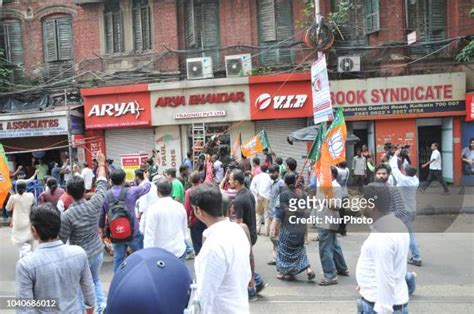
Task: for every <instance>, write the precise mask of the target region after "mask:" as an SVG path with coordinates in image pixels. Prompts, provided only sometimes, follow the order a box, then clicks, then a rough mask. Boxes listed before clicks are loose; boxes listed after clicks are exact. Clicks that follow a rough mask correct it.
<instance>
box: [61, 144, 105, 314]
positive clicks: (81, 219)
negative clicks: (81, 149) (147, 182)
mask: <svg viewBox="0 0 474 314" xmlns="http://www.w3.org/2000/svg"><path fill="white" fill-rule="evenodd" d="M97 160H98V161H99V168H98V170H97V171H98V173H97V190H96V193H95V194H94V196H93V197H92V198H91V199H90V200H89V201H86V200H85V198H84V197H85V193H86V188H85V184H84V179H82V178H81V177H80V176H74V177H72V178H71V179H69V180H68V182H67V187H66V188H67V191H68V194H69V195H70V196H71V197H72V198H73V200H74V203H73V204H71V205H70V206H69V208H68V210H67V211H65V212H64V213H63V214H62V215H61V232H60V233H59V238H60V239H61V240H62V241H63V242H64V243H66V242H67V241H68V240H69V243H70V244H72V245H78V246H80V247H81V248H83V249H84V251H86V254H87V259H88V265H89V268H90V272H91V274H92V280H93V282H94V286H95V295H96V298H97V310H98V311H101V310H103V309H104V307H105V304H106V301H105V295H104V290H103V288H102V283H101V282H100V278H99V273H100V269H101V267H102V262H103V260H104V253H103V249H104V244H103V242H102V240H101V238H100V235H99V230H98V225H99V217H100V210H101V208H102V204H103V203H104V198H105V194H106V192H107V179H106V169H105V157H104V155H103V154H102V153H100V152H99V154H98V156H97ZM79 298H80V299H79V300H80V301H81V307H83V304H82V295H81V296H80V297H79Z"/></svg>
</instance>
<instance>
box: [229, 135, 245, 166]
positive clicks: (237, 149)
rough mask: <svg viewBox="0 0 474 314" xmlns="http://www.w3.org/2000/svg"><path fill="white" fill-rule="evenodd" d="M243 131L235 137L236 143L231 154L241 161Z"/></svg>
mask: <svg viewBox="0 0 474 314" xmlns="http://www.w3.org/2000/svg"><path fill="white" fill-rule="evenodd" d="M241 146H242V133H239V136H238V137H237V138H236V139H235V142H234V145H232V152H231V155H232V157H234V159H235V160H237V161H239V160H240V159H242V150H241Z"/></svg>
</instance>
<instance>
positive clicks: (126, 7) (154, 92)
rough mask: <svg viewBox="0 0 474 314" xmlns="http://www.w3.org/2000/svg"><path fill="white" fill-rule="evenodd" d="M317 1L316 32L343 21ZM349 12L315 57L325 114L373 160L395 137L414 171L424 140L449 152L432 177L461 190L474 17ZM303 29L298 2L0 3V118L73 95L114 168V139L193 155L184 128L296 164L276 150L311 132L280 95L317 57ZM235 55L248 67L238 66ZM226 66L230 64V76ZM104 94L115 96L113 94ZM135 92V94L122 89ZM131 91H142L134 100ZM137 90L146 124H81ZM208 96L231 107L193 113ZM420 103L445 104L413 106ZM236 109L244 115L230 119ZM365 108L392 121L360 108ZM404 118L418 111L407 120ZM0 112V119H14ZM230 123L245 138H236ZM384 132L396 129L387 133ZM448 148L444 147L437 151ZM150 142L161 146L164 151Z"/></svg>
mask: <svg viewBox="0 0 474 314" xmlns="http://www.w3.org/2000/svg"><path fill="white" fill-rule="evenodd" d="M320 2H321V10H322V14H323V16H325V17H327V18H326V21H328V20H329V21H330V18H329V13H331V12H339V13H341V12H342V11H343V10H342V9H341V4H344V1H342V0H322V1H320ZM349 2H350V4H351V7H350V9H349V10H348V11H347V12H346V13H345V15H346V20H345V21H344V22H343V23H341V24H340V25H339V27H338V29H337V31H335V37H336V40H335V42H334V45H333V46H332V48H331V49H330V50H329V51H328V52H327V61H328V70H329V76H330V79H331V88H332V93H333V95H334V97H333V103H334V105H335V106H344V107H345V108H347V109H346V117H347V120H348V121H349V123H348V126H349V129H350V130H351V131H352V132H353V133H354V134H356V135H357V136H359V137H360V138H361V142H360V143H359V144H358V146H361V145H363V144H366V145H368V146H369V148H370V150H372V152H373V153H374V154H376V155H377V154H380V147H381V145H382V144H383V142H384V141H388V140H389V139H390V140H391V141H392V142H397V141H398V139H403V140H402V142H404V143H407V144H410V143H412V144H411V146H412V147H413V148H412V149H413V150H412V153H413V156H414V160H415V163H416V165H419V164H420V162H422V161H424V160H425V159H426V157H427V154H428V152H427V145H428V142H432V141H440V142H441V146H445V147H447V149H446V151H445V152H444V156H445V162H447V163H448V164H447V165H446V169H450V170H446V171H447V172H446V173H445V174H444V176H445V178H446V179H447V180H448V181H452V182H453V183H461V178H462V168H463V167H462V165H461V166H459V162H460V161H459V160H460V157H459V156H460V154H461V153H460V150H461V148H460V147H461V146H463V144H462V143H464V140H462V139H464V138H471V137H473V135H471V134H470V132H471V131H470V130H472V128H471V124H472V122H470V121H467V120H465V118H464V116H465V107H463V106H465V101H462V99H464V98H465V96H461V94H462V93H469V92H472V91H473V90H474V71H473V70H472V69H473V67H472V66H471V65H464V64H462V63H458V62H456V61H454V60H455V55H456V54H457V53H458V52H459V51H460V49H461V48H462V47H463V46H464V45H465V44H466V43H467V42H468V40H469V39H470V37H468V36H469V35H472V29H474V19H473V18H471V17H470V15H469V14H470V11H471V8H472V5H473V4H472V1H470V0H450V1H447V0H416V1H412V0H403V1H389V0H353V1H349ZM342 13H344V12H342ZM343 15H344V14H343ZM311 19H312V9H311V7H310V6H309V5H308V2H307V1H304V0H193V1H184V0H55V1H46V0H38V1H15V0H10V1H3V7H2V16H1V23H2V25H1V26H2V27H1V28H0V48H1V49H3V50H4V51H5V58H4V59H5V60H4V66H5V67H6V68H8V69H9V79H10V82H12V84H8V85H6V86H3V87H2V92H1V93H0V106H1V107H2V108H4V107H5V105H4V104H5V103H6V99H11V98H15V97H19V96H18V95H24V94H27V93H32V92H38V91H47V92H50V93H52V94H54V93H57V90H58V89H63V88H73V89H77V88H78V87H79V88H81V89H83V90H84V91H85V92H84V93H82V96H83V104H84V115H85V118H86V126H87V125H89V126H88V127H87V128H88V131H87V132H88V133H87V134H86V135H85V137H86V138H93V140H94V142H93V143H92V144H89V145H92V146H93V148H94V149H100V148H101V147H105V148H106V151H107V153H108V154H109V155H111V156H112V158H111V159H114V160H117V158H119V157H118V156H120V155H121V154H122V151H121V150H122V146H123V145H121V144H123V141H124V140H125V141H126V143H128V144H127V145H135V144H136V143H141V142H140V141H139V140H144V141H146V142H143V143H142V147H145V146H146V147H148V146H149V145H150V146H155V147H156V145H157V141H158V140H163V139H165V138H166V139H174V138H177V137H179V141H178V140H177V139H176V140H174V141H175V142H173V144H172V146H173V147H178V146H179V153H176V150H175V149H173V151H175V153H176V154H177V155H176V156H173V157H171V155H170V156H165V157H163V158H164V160H166V161H167V164H170V162H171V160H180V159H182V158H183V157H184V155H185V154H186V151H187V150H189V149H190V148H191V147H192V143H191V142H192V134H193V125H194V126H197V125H198V124H202V123H204V125H205V127H207V128H208V131H209V132H207V134H211V133H213V132H215V133H222V134H226V136H228V137H229V138H228V141H229V143H233V142H234V141H235V139H236V137H237V136H239V135H238V134H240V133H242V135H243V141H245V140H246V139H247V138H249V137H250V136H251V133H254V132H256V131H259V130H260V129H266V130H267V132H268V133H269V137H270V140H271V142H273V143H275V144H274V146H275V147H274V148H275V151H276V152H277V153H279V154H283V155H284V154H287V155H288V156H291V157H294V158H297V157H298V159H297V160H298V161H300V162H303V159H302V156H303V155H304V154H305V151H306V145H303V144H301V146H298V147H296V146H289V145H288V146H287V145H286V135H287V134H286V133H288V132H289V131H292V130H294V129H297V128H301V127H305V126H307V125H310V124H311V111H310V109H311V108H310V106H311V101H310V97H309V98H307V99H306V100H305V101H303V99H302V98H298V99H299V100H300V101H301V103H298V101H297V100H296V98H295V100H288V99H289V98H288V97H289V96H290V97H291V96H292V95H294V96H295V97H296V96H297V95H304V94H307V93H308V91H306V89H308V88H307V87H305V86H304V85H305V83H304V82H305V81H307V79H306V78H304V76H305V75H308V74H305V73H308V72H309V69H310V67H311V64H312V62H313V61H314V58H315V56H316V52H315V50H314V49H312V48H308V47H307V46H305V45H304V43H303V41H304V39H305V33H306V29H307V25H308V21H311ZM249 55H250V57H248V56H249ZM232 56H234V57H232ZM235 56H238V57H237V58H236V57H235ZM244 56H247V57H245V58H247V59H246V60H247V61H246V62H247V65H244V63H245V62H243V61H242V60H244V59H239V58H244ZM190 58H200V59H199V61H198V64H196V63H189V62H187V60H188V59H190ZM202 58H210V59H206V60H210V63H206V62H209V61H205V62H204V61H202ZM226 59H227V62H226ZM231 59H233V60H234V61H235V59H238V60H241V61H240V63H239V62H237V63H238V65H237V67H235V66H234V65H233V63H232V62H233V61H232V60H231ZM249 59H250V63H251V69H249V68H248V63H249ZM229 60H230V61H229ZM211 65H212V66H211ZM239 67H241V68H239ZM275 74H277V76H274V75H275ZM278 74H280V75H282V76H278ZM438 74H439V75H438ZM242 75H243V76H247V75H249V77H248V79H247V78H241V77H240V76H242ZM462 75H464V78H461V76H462ZM231 76H237V78H231ZM205 77H207V78H213V79H204V78H205ZM226 77H227V78H226ZM395 77H400V78H401V80H402V82H400V81H397V79H396V78H395ZM239 79H240V80H241V81H239ZM245 80H247V81H245ZM244 81H245V82H244ZM235 82H239V83H235ZM407 82H410V84H412V86H409V87H410V88H411V87H413V88H415V90H414V95H411V94H410V97H408V96H407V97H408V98H407V99H406V100H405V98H404V95H402V94H403V93H405V89H404V88H408V86H406V84H408V83H407ZM216 84H217V85H216ZM278 84H279V85H278ZM386 84H388V85H390V86H388V85H386ZM448 85H450V86H452V88H453V90H451V93H450V91H449V90H445V89H444V87H438V86H448ZM461 85H462V86H461ZM102 86H120V87H119V90H118V91H116V90H114V89H111V90H104V89H101V88H102ZM137 86H142V87H138V90H133V91H132V90H129V89H130V88H132V89H133V88H134V87H137ZM143 86H146V88H147V91H145V90H142V89H144V88H145V87H143ZM430 86H431V87H432V90H433V93H434V95H428V96H426V95H425V96H424V97H425V98H424V99H421V98H420V97H418V96H419V95H418V94H417V91H418V93H421V92H420V90H421V89H423V90H424V91H425V90H427V89H428V88H429V87H430ZM371 88H375V90H380V89H384V88H388V93H390V94H380V95H379V94H377V95H378V97H368V96H367V97H366V98H367V99H361V97H362V96H361V95H362V94H360V93H361V91H363V90H367V91H368V93H372V91H373V89H371ZM390 88H391V89H390ZM416 88H418V89H416ZM440 88H441V89H440ZM95 89H96V90H95ZM94 90H95V91H94ZM127 90H129V91H128V92H124V91H127ZM369 90H370V91H369ZM402 90H403V91H402ZM239 92H242V93H244V98H245V100H244V101H237V102H233V101H230V99H231V94H232V93H239ZM352 92H353V93H352ZM408 92H409V93H410V91H408ZM88 93H89V94H88ZM90 93H92V94H90ZM94 93H96V94H94ZM145 93H148V94H147V95H148V96H146V97H148V102H149V103H148V104H146V105H145V108H147V109H146V110H149V121H146V124H140V125H137V124H136V123H137V121H133V122H134V123H135V124H134V123H132V124H129V125H127V124H126V123H125V124H124V122H122V120H121V119H125V120H124V121H128V120H127V118H126V117H125V116H126V115H122V116H121V117H112V116H108V114H107V112H109V111H107V110H106V112H105V116H104V117H105V118H110V119H109V121H108V122H107V123H109V122H110V121H112V120H114V119H115V118H116V119H117V120H118V121H115V122H113V123H111V124H103V125H101V124H100V123H101V122H100V123H98V124H94V123H95V122H93V123H92V124H89V122H88V121H89V120H87V119H89V118H92V117H93V116H91V117H88V114H89V113H90V110H91V108H90V107H88V106H90V103H89V101H92V105H103V104H112V103H114V104H115V103H119V104H121V103H126V104H128V102H129V101H134V100H135V96H137V94H138V96H140V95H141V96H140V97H142V96H143V97H144V98H146V97H145V96H144V95H145ZM357 93H359V94H357ZM374 93H377V92H374ZM397 93H401V94H397ZM213 94H226V95H224V96H220V97H222V98H223V100H225V99H227V98H229V102H224V101H222V102H220V103H218V104H209V103H205V104H202V105H199V106H196V105H191V102H192V101H191V98H192V97H193V96H195V95H201V96H202V95H213ZM100 95H103V96H104V97H105V98H100V97H99V96H100ZM234 95H235V94H234ZM262 95H263V96H262ZM267 95H270V98H271V100H270V102H272V104H271V105H270V106H269V107H268V108H267V109H265V110H266V111H265V110H260V111H258V110H257V108H256V104H257V103H259V104H260V105H261V101H263V102H264V103H265V101H266V99H265V97H267V98H268V96H267ZM352 95H354V96H352ZM377 95H375V96H377ZM387 95H388V96H387ZM280 96H281V97H286V98H285V101H288V104H289V107H291V106H293V107H294V108H291V110H290V108H285V110H282V109H276V108H273V109H272V106H273V103H274V97H280ZM369 96H372V95H370V94H369ZM385 96H387V97H389V98H390V99H388V98H386V97H385ZM411 96H413V97H411ZM438 96H440V97H438ZM441 96H442V97H441ZM121 97H123V98H121ZM130 97H131V98H130ZM167 97H168V98H170V97H176V99H178V102H179V101H180V100H181V99H183V97H184V104H179V105H178V106H173V105H172V103H171V101H169V100H166V99H167ZM301 97H302V96H301ZM351 97H354V98H351ZM358 97H359V98H358ZM450 97H451V98H450ZM452 97H454V98H452ZM129 98H130V99H129ZM132 98H133V99H132ZM211 98H212V96H211ZM362 98H363V97H362ZM140 99H142V98H140ZM193 99H194V98H193ZM281 99H283V98H278V101H281ZM257 100H259V101H257ZM267 100H268V99H267ZM420 103H431V104H436V103H446V104H447V105H446V107H436V108H431V109H430V108H428V107H429V106H428V107H423V108H421V109H420V108H414V106H415V105H417V104H420ZM140 105H142V104H141V103H140ZM246 105H248V110H247V111H242V112H239V111H238V110H237V111H234V109H233V108H234V107H237V106H240V107H239V108H241V107H244V106H246ZM395 105H397V106H396V107H397V108H395V107H394V106H395ZM403 105H406V106H407V107H406V108H405V107H403ZM451 105H452V106H451ZM298 106H300V108H297V107H298ZM364 106H365V107H364ZM376 106H385V107H387V108H389V109H390V110H391V111H374V110H372V111H371V110H370V109H368V108H366V107H376ZM140 108H142V107H140ZM350 108H352V109H350ZM356 108H357V110H358V111H357V112H355V110H356ZM415 109H417V110H422V111H423V110H424V111H423V112H418V113H417V112H415V111H411V112H410V111H409V110H415ZM100 110H102V109H100ZM130 110H131V109H130ZM256 110H257V111H256ZM351 110H352V111H351ZM367 110H368V111H367ZM404 110H406V111H404ZM178 111H179V112H178ZM224 111H225V115H224V113H223V112H224ZM2 112H5V114H6V116H5V119H8V118H9V117H8V115H12V114H13V115H14V113H11V112H7V111H6V110H3V111H2ZM100 112H101V111H99V113H100ZM139 112H140V118H139V120H141V119H144V117H145V113H144V112H145V111H139ZM206 112H207V113H206ZM211 112H212V113H211ZM178 113H179V114H181V116H179V117H178V116H177V114H178ZM362 113H364V114H363V115H362ZM93 114H94V113H93ZM204 114H207V115H208V116H206V117H204V116H203V115H204ZM211 115H213V116H211ZM131 116H133V115H131ZM104 117H97V118H98V119H99V118H100V119H105V118H104ZM177 117H178V119H177ZM10 118H13V117H10ZM92 121H93V120H92ZM128 122H130V121H128ZM236 124H238V126H237V127H236V126H235V125H236ZM240 125H244V126H245V127H242V128H240V129H239V126H240ZM226 128H229V130H226ZM394 129H396V130H405V131H406V132H404V133H403V132H402V133H403V134H401V133H400V134H398V133H397V134H395V133H393V134H391V135H390V134H389V133H390V132H389V131H391V130H394ZM431 129H436V132H431V131H430V130H431ZM128 130H130V131H128ZM450 132H451V133H450ZM145 133H147V134H145ZM468 133H469V134H468ZM423 134H425V135H423ZM449 134H452V136H451V135H449ZM168 135H169V136H168ZM389 135H390V136H389ZM435 135H436V136H435ZM449 137H451V138H452V141H451V142H452V143H451V142H449V141H448V142H446V140H445V138H449ZM114 138H115V140H114ZM395 139H396V140H395ZM225 140H226V141H227V139H225ZM458 140H459V141H460V142H458ZM410 141H411V142H410ZM107 142H110V144H109V145H107ZM152 142H153V143H152ZM178 142H179V144H178ZM409 142H410V143H409ZM425 142H426V143H425ZM461 142H462V143H461ZM160 145H161V146H162V147H163V143H161V144H160ZM230 145H231V144H230ZM297 145H298V144H297ZM131 147H132V148H133V147H134V146H131ZM451 148H452V151H450V149H451ZM89 149H90V147H89ZM137 149H138V147H137ZM137 149H135V148H134V149H131V150H132V152H131V153H138V151H136V150H137ZM353 149H357V147H354V148H353ZM167 151H169V152H171V150H167ZM288 152H291V154H290V153H288ZM147 153H149V152H147ZM450 160H452V161H450ZM117 162H118V160H117ZM420 174H421V175H422V176H423V174H422V173H420Z"/></svg>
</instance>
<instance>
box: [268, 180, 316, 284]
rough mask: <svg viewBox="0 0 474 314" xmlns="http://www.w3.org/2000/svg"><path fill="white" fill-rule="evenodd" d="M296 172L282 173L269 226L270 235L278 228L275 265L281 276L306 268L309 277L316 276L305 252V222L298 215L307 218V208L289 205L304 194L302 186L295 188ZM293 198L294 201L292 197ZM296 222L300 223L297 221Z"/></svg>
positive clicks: (284, 276)
mask: <svg viewBox="0 0 474 314" xmlns="http://www.w3.org/2000/svg"><path fill="white" fill-rule="evenodd" d="M295 185H296V175H295V174H294V173H292V172H290V173H287V174H286V175H285V188H284V190H283V191H282V192H281V194H280V204H279V205H278V206H277V208H276V213H275V220H273V223H272V227H271V232H270V233H271V235H272V236H275V235H276V234H278V232H279V238H278V248H277V258H276V266H277V271H278V275H277V278H278V279H281V280H294V279H295V276H296V275H297V274H299V273H301V272H303V271H305V270H306V272H307V275H308V280H313V279H314V278H315V274H314V271H313V270H312V269H311V266H310V264H309V260H308V256H307V254H306V248H305V246H304V243H305V232H306V224H305V223H301V221H298V218H308V216H309V215H308V210H307V208H290V200H292V199H293V201H291V204H292V205H293V204H298V200H299V199H301V198H303V197H304V194H303V192H302V191H301V190H298V189H296V187H295ZM295 200H296V201H295ZM298 222H299V223H298Z"/></svg>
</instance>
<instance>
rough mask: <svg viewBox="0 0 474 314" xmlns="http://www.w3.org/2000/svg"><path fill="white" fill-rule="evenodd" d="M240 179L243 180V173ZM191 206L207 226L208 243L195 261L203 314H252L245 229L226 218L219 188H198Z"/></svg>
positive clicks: (206, 236)
mask: <svg viewBox="0 0 474 314" xmlns="http://www.w3.org/2000/svg"><path fill="white" fill-rule="evenodd" d="M241 177H242V181H243V174H242V175H241ZM239 178H240V177H239ZM242 184H243V182H242ZM250 197H251V195H250ZM191 204H192V206H193V207H194V212H195V214H196V217H197V218H198V219H199V220H201V221H202V222H203V223H205V224H206V226H207V229H206V230H205V231H204V237H205V238H206V241H205V242H204V244H203V246H202V249H201V252H200V253H199V255H198V256H197V257H196V261H195V269H196V279H197V286H198V290H197V295H198V299H199V303H200V305H201V310H202V312H203V313H249V301H248V296H247V286H248V283H249V281H250V278H251V270H250V262H249V255H250V244H249V241H248V239H247V236H246V235H245V232H244V230H243V229H242V228H241V227H240V226H239V225H237V224H235V223H232V222H230V221H229V220H228V219H226V218H224V217H223V215H222V195H221V193H220V191H219V188H218V187H217V186H214V185H211V184H202V185H200V186H198V187H196V189H195V190H194V191H193V192H192V194H191ZM254 215H255V213H254Z"/></svg>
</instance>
